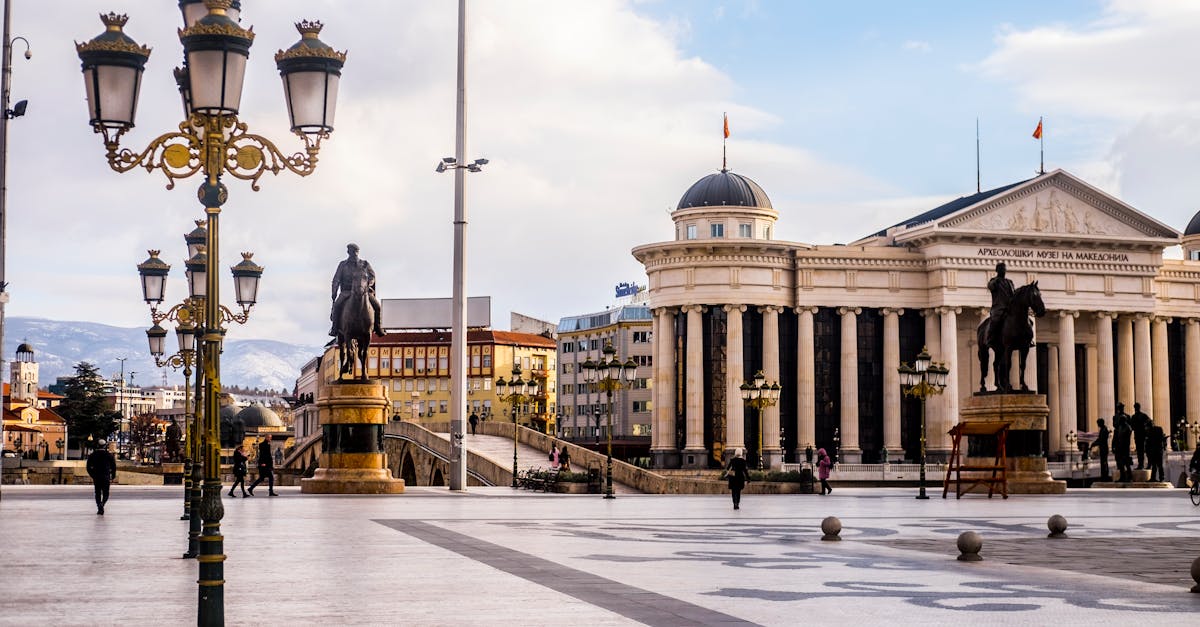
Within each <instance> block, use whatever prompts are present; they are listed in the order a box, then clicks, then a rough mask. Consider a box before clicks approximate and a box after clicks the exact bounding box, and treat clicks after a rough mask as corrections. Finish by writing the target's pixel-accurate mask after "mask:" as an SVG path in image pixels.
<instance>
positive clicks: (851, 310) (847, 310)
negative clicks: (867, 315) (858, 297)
mask: <svg viewBox="0 0 1200 627" xmlns="http://www.w3.org/2000/svg"><path fill="white" fill-rule="evenodd" d="M837 312H838V315H839V316H844V315H846V314H851V313H852V314H854V315H856V316H857V315H858V314H861V313H862V307H838V308H837Z"/></svg>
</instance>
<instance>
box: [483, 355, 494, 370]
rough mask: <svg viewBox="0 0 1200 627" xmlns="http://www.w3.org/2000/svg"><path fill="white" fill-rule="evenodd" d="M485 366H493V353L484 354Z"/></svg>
mask: <svg viewBox="0 0 1200 627" xmlns="http://www.w3.org/2000/svg"><path fill="white" fill-rule="evenodd" d="M483 367H484V368H491V367H492V356H491V355H484V356H483Z"/></svg>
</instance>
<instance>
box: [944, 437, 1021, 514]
mask: <svg viewBox="0 0 1200 627" xmlns="http://www.w3.org/2000/svg"><path fill="white" fill-rule="evenodd" d="M1011 424H1012V423H1009V422H992V421H988V422H982V421H978V422H972V421H967V422H960V423H958V424H956V425H954V427H953V428H952V429H950V435H951V436H952V437H953V438H954V448H953V449H952V450H951V452H950V463H949V464H948V465H947V466H946V481H945V483H944V484H943V487H942V498H946V494H947V493H948V492H949V491H950V484H951V483H953V484H954V492H955V498H959V499H961V498H962V495H963V493H965V492H970V491H971V488H974V487H975V486H977V485H986V486H987V488H988V498H989V499H990V498H992V495H993V494H995V493H996V487H997V486H999V488H1000V495H1001V496H1003V497H1004V498H1006V499H1007V498H1008V468H1007V461H1008V455H1007V453H1006V451H1005V442H1006V441H1007V440H1008V428H1009V426H1010V425H1011ZM968 435H973V436H985V437H986V436H991V437H994V438H996V459H995V461H994V462H993V463H992V464H969V465H968V464H963V456H964V451H963V448H964V446H965V445H966V438H965V437H964V436H968ZM964 471H965V472H967V473H971V474H970V475H969V476H967V477H966V478H965V479H964V478H963V476H962V473H963V472H964ZM976 473H978V474H976ZM986 473H991V474H990V475H988V474H986ZM964 485H965V487H964Z"/></svg>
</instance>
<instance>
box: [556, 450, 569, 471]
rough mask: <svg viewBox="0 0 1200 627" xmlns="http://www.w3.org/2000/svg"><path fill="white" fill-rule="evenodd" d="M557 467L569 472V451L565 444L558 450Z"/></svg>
mask: <svg viewBox="0 0 1200 627" xmlns="http://www.w3.org/2000/svg"><path fill="white" fill-rule="evenodd" d="M558 469H559V470H562V471H565V472H571V451H569V450H567V445H566V444H564V445H563V447H562V449H560V450H559V451H558Z"/></svg>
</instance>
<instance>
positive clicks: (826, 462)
mask: <svg viewBox="0 0 1200 627" xmlns="http://www.w3.org/2000/svg"><path fill="white" fill-rule="evenodd" d="M832 465H833V462H832V461H830V459H829V455H826V454H825V449H823V448H822V449H817V478H818V479H820V480H821V496H825V495H826V494H829V493H831V492H833V488H831V487H829V467H830V466H832Z"/></svg>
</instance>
